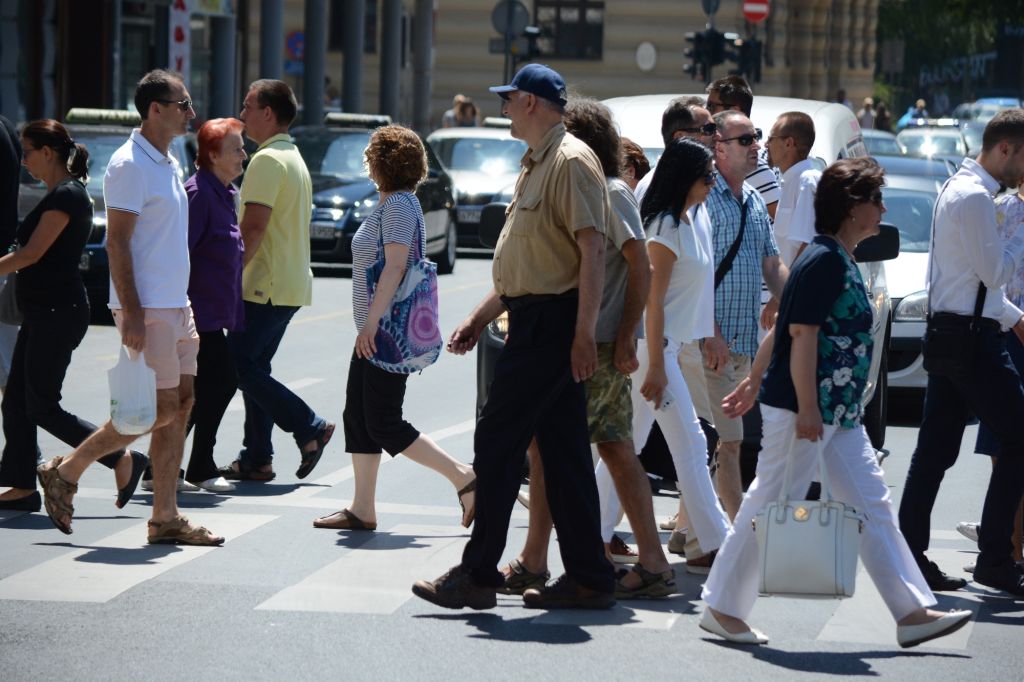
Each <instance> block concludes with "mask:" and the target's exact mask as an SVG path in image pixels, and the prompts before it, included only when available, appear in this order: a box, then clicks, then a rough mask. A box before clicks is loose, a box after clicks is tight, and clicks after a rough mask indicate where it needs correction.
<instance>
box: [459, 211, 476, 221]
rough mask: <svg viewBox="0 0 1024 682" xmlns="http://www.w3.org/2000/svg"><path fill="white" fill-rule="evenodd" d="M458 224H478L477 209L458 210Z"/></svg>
mask: <svg viewBox="0 0 1024 682" xmlns="http://www.w3.org/2000/svg"><path fill="white" fill-rule="evenodd" d="M459 222H460V223H478V222H480V209H479V208H460V209H459Z"/></svg>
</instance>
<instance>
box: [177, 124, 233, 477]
mask: <svg viewBox="0 0 1024 682" xmlns="http://www.w3.org/2000/svg"><path fill="white" fill-rule="evenodd" d="M243 127H244V125H243V123H242V122H241V121H239V120H238V119H234V118H215V119H212V120H209V121H207V122H206V123H204V124H203V125H202V127H201V128H199V133H198V135H197V137H198V140H199V157H198V159H197V160H196V166H198V167H199V170H198V171H197V172H196V174H195V175H193V176H192V177H191V178H189V179H188V182H186V183H185V191H186V192H188V249H189V258H190V260H191V263H192V269H191V273H190V275H189V281H188V298H189V300H190V301H191V302H192V314H193V315H194V317H195V323H196V331H197V332H199V358H198V363H199V368H198V371H197V374H196V381H195V405H194V406H193V408H192V418H191V420H190V421H189V428H192V427H195V431H196V432H195V435H194V436H193V438H192V456H191V457H190V458H189V462H188V469H187V470H186V471H185V480H187V481H188V482H190V483H192V484H194V485H197V486H199V487H200V488H203V489H204V490H209V491H210V492H230V491H232V490H234V489H235V486H234V484H232V483H229V482H228V481H227V480H225V479H224V477H223V476H221V475H220V474H219V473H218V471H217V465H216V464H215V463H214V461H213V446H214V444H215V443H216V438H217V429H218V428H219V427H220V422H221V419H222V418H223V417H224V412H225V411H226V410H227V407H228V403H229V402H230V401H231V398H232V396H234V394H235V390H236V389H237V387H238V376H237V375H236V373H235V363H234V361H233V360H232V358H231V353H230V352H228V344H227V336H226V334H225V330H226V331H237V330H241V329H242V328H243V327H244V324H245V319H244V318H245V309H244V307H243V305H242V248H243V247H242V233H241V232H240V231H239V229H238V211H237V208H236V207H237V205H238V188H237V187H235V185H233V184H232V181H233V180H234V179H235V178H237V177H238V176H240V175H241V174H242V162H243V161H245V158H246V154H245V150H244V149H243V143H242V129H243Z"/></svg>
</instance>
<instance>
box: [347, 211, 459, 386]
mask: <svg viewBox="0 0 1024 682" xmlns="http://www.w3.org/2000/svg"><path fill="white" fill-rule="evenodd" d="M402 196H404V195H396V200H397V199H398V198H400V197H402ZM407 200H408V199H407ZM418 208H419V206H418V205H417V209H418ZM417 213H419V221H418V224H417V231H416V235H415V236H414V237H413V246H414V247H415V248H414V249H413V255H414V258H413V264H412V265H411V266H410V267H408V268H407V269H406V271H405V275H404V276H403V277H402V281H401V283H400V284H399V285H398V290H397V291H395V296H394V298H393V299H392V300H391V306H390V307H389V308H388V310H387V312H386V313H385V314H384V316H383V317H382V318H381V320H380V323H379V324H378V328H377V335H376V337H375V338H374V343H375V345H376V346H377V352H376V353H374V354H373V357H372V358H370V364H372V365H374V366H375V367H379V368H380V369H383V370H385V371H387V372H392V373H395V374H412V373H413V372H422V371H423V370H424V369H426V368H427V367H429V366H430V365H432V364H434V363H435V362H437V358H438V357H439V356H440V355H441V346H442V345H443V343H444V342H443V339H442V338H441V325H440V322H439V320H438V303H437V265H435V264H434V263H433V262H431V261H430V260H428V259H427V258H424V256H423V247H422V244H423V242H424V241H425V239H426V236H425V229H426V228H425V226H424V224H423V214H422V212H420V211H419V210H417ZM377 253H378V255H377V261H376V262H375V263H374V264H373V265H371V266H370V267H368V268H366V273H365V276H366V294H367V298H368V303H369V305H370V306H372V305H373V298H374V295H375V294H376V292H377V283H378V281H380V275H381V273H382V272H383V271H384V260H385V259H384V229H383V226H382V227H381V230H380V236H379V243H378V251H377Z"/></svg>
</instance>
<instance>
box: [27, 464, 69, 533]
mask: <svg viewBox="0 0 1024 682" xmlns="http://www.w3.org/2000/svg"><path fill="white" fill-rule="evenodd" d="M63 461H64V458H63V457H54V458H53V459H51V460H50V461H49V462H46V463H45V464H43V465H42V466H40V467H39V468H37V469H36V477H37V478H38V479H39V485H40V487H41V488H42V489H43V502H44V505H45V507H46V515H47V516H49V517H50V521H52V522H53V525H54V526H55V527H56V528H57V530H59V531H60V532H61V533H64V534H65V535H71V522H70V521H68V523H62V522H61V521H60V518H61V517H62V516H67V517H68V518H69V519H70V518H71V517H73V516H74V515H75V508H74V506H73V505H72V504H71V498H72V497H74V495H75V493H77V492H78V486H77V485H76V484H74V483H69V482H67V481H65V480H64V479H63V478H61V477H60V474H59V473H57V467H58V466H60V463H61V462H63Z"/></svg>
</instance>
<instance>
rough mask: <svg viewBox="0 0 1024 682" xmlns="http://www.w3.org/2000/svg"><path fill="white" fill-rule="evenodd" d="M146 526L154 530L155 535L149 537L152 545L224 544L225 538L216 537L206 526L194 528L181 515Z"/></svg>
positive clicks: (151, 522) (206, 545) (148, 523)
mask: <svg viewBox="0 0 1024 682" xmlns="http://www.w3.org/2000/svg"><path fill="white" fill-rule="evenodd" d="M146 525H147V526H149V527H150V528H152V529H153V530H154V533H153V534H152V535H150V536H149V544H151V545H199V546H203V547H216V546H219V545H223V544H224V538H222V537H220V536H219V535H214V534H213V533H211V532H210V530H209V529H208V528H206V527H204V526H193V525H192V523H191V522H190V521H189V520H188V519H187V518H185V517H184V516H181V515H180V514H179V515H178V516H175V517H174V518H173V519H171V520H170V521H149V522H147V524H146Z"/></svg>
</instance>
